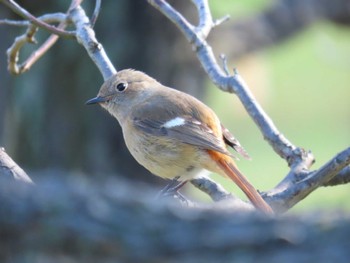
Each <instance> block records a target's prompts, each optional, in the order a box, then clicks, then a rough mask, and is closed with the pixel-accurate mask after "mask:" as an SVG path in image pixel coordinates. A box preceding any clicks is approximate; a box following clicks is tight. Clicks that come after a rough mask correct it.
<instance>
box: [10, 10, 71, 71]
mask: <svg viewBox="0 0 350 263" xmlns="http://www.w3.org/2000/svg"><path fill="white" fill-rule="evenodd" d="M66 17H67V16H66V15H65V14H62V13H54V14H46V15H43V16H41V17H39V18H38V19H39V20H42V21H45V22H48V23H57V22H61V24H60V25H59V26H58V28H62V29H63V28H65V26H66V23H65V21H66ZM23 22H25V23H26V24H27V25H28V29H27V31H26V33H25V34H23V35H21V36H19V37H17V38H16V39H15V41H14V43H13V44H12V46H11V47H10V48H9V49H8V50H7V62H8V70H9V72H10V73H12V74H16V75H17V74H22V73H24V72H26V71H27V70H29V69H30V67H31V66H32V65H33V64H34V63H35V62H36V61H37V60H38V59H39V58H40V57H41V56H42V55H43V54H44V53H45V52H46V51H47V50H48V49H49V48H50V47H51V46H52V45H53V44H54V43H55V42H56V40H57V39H58V36H57V35H52V36H50V37H49V38H48V40H47V41H46V42H45V43H44V44H43V45H42V46H41V47H40V48H39V49H37V50H36V51H34V52H33V53H32V54H31V55H30V56H29V58H28V59H27V60H26V61H24V62H23V63H22V64H19V63H18V60H19V53H20V50H21V48H22V47H23V46H24V45H25V44H26V43H36V41H35V39H34V35H35V33H36V32H37V30H38V27H37V26H35V25H33V24H31V23H30V22H29V21H23ZM23 24H24V23H23Z"/></svg>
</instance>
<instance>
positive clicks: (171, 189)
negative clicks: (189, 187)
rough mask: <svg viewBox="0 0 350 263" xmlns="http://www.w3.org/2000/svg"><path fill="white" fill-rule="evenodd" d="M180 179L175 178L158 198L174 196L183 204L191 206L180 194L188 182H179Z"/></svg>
mask: <svg viewBox="0 0 350 263" xmlns="http://www.w3.org/2000/svg"><path fill="white" fill-rule="evenodd" d="M178 179H179V177H175V178H174V179H173V180H171V181H170V183H169V184H167V185H166V186H165V187H164V188H163V189H162V190H161V191H160V192H159V194H158V195H157V198H162V197H168V196H172V197H175V198H177V199H179V201H180V202H181V203H185V204H189V201H188V200H187V198H186V197H185V196H183V195H182V194H181V193H180V192H179V189H180V188H181V187H182V186H184V185H185V184H186V183H187V181H178Z"/></svg>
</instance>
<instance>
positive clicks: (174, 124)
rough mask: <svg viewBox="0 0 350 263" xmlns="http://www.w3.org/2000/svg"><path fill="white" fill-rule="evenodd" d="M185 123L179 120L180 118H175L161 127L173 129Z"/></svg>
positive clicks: (183, 120)
mask: <svg viewBox="0 0 350 263" xmlns="http://www.w3.org/2000/svg"><path fill="white" fill-rule="evenodd" d="M185 123H186V121H185V119H183V118H181V117H176V118H174V119H171V120H170V121H167V122H166V123H164V124H163V125H162V127H164V128H167V129H170V128H173V127H177V126H182V125H184V124H185Z"/></svg>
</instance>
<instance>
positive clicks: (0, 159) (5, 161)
mask: <svg viewBox="0 0 350 263" xmlns="http://www.w3.org/2000/svg"><path fill="white" fill-rule="evenodd" d="M0 176H1V178H6V179H10V180H12V179H15V180H16V181H19V182H23V183H26V184H33V181H32V179H30V177H29V176H28V175H27V173H26V172H25V171H24V170H23V169H22V168H21V167H19V166H18V165H17V164H16V163H15V162H14V161H13V160H12V159H11V157H10V156H9V155H8V154H7V153H6V151H5V149H4V148H2V147H0Z"/></svg>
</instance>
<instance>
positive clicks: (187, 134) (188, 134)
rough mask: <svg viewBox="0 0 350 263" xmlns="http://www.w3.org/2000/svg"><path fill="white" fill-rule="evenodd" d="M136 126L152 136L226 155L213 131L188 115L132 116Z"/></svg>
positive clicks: (226, 152) (227, 153)
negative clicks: (166, 117) (166, 116)
mask: <svg viewBox="0 0 350 263" xmlns="http://www.w3.org/2000/svg"><path fill="white" fill-rule="evenodd" d="M133 123H134V125H135V127H136V128H138V129H140V130H142V131H143V132H146V133H148V134H151V135H154V136H166V137H168V138H172V139H175V140H178V141H180V142H183V143H186V144H191V145H195V146H198V147H201V148H203V149H206V150H214V151H217V152H220V153H223V154H226V155H229V156H231V154H230V153H229V152H228V151H227V150H226V148H225V147H224V146H222V145H223V143H222V141H220V139H219V138H217V136H215V134H214V132H213V131H212V130H211V129H210V128H209V127H208V126H206V125H205V124H203V123H201V122H200V121H198V120H196V119H193V118H191V117H189V116H187V117H186V116H181V117H174V118H168V119H167V120H154V119H150V118H143V119H140V118H134V119H133Z"/></svg>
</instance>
